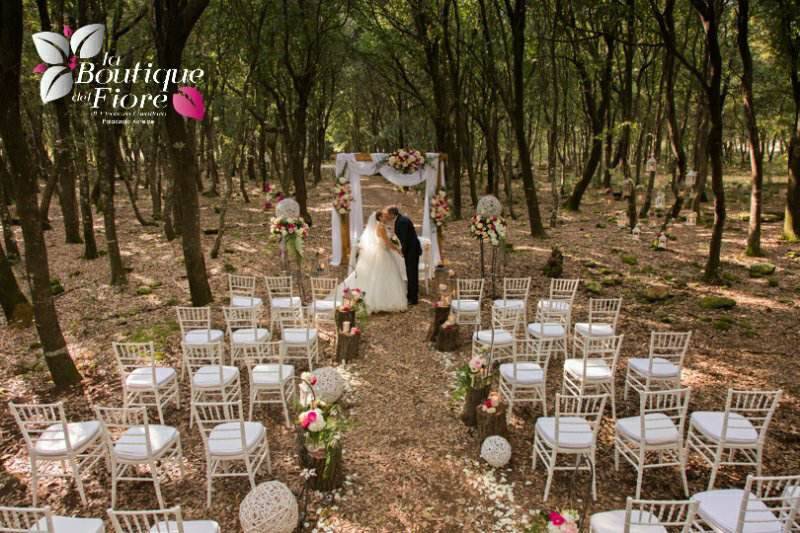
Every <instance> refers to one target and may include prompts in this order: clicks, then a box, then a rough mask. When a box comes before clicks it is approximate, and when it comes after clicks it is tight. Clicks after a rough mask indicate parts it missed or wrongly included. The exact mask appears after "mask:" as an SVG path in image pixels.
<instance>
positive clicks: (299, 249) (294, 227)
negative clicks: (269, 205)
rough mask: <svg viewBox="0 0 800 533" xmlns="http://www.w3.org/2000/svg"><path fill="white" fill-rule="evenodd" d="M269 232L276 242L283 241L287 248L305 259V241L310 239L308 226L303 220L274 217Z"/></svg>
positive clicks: (299, 257)
mask: <svg viewBox="0 0 800 533" xmlns="http://www.w3.org/2000/svg"><path fill="white" fill-rule="evenodd" d="M269 232H270V234H271V235H272V237H273V238H274V239H276V240H283V242H284V243H285V244H286V248H287V249H288V250H291V251H293V252H294V253H295V255H296V256H297V258H298V259H301V258H302V257H303V241H305V239H306V237H308V224H306V222H305V220H303V219H302V218H286V217H272V219H271V220H270V224H269Z"/></svg>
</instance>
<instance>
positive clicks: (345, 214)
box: [333, 163, 353, 260]
mask: <svg viewBox="0 0 800 533" xmlns="http://www.w3.org/2000/svg"><path fill="white" fill-rule="evenodd" d="M352 202H353V192H352V190H351V189H350V182H349V181H348V179H347V163H345V164H344V167H343V168H342V172H341V173H340V174H339V175H338V176H337V177H336V183H335V184H334V186H333V208H334V209H335V210H336V213H337V214H338V216H339V221H340V224H339V231H340V233H341V238H342V257H345V258H349V257H350V209H351V208H352ZM348 260H349V259H348Z"/></svg>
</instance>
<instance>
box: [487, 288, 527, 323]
mask: <svg viewBox="0 0 800 533" xmlns="http://www.w3.org/2000/svg"><path fill="white" fill-rule="evenodd" d="M530 292H531V278H530V277H527V278H504V279H503V297H502V298H500V299H497V300H495V301H493V302H492V306H493V307H515V308H517V309H521V310H522V316H521V317H520V318H521V320H522V324H523V325H524V324H527V323H528V296H529V295H530Z"/></svg>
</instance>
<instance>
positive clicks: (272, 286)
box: [264, 276, 294, 300]
mask: <svg viewBox="0 0 800 533" xmlns="http://www.w3.org/2000/svg"><path fill="white" fill-rule="evenodd" d="M264 282H265V283H266V285H267V294H268V295H269V298H270V300H271V299H272V298H291V297H292V296H294V293H293V289H292V277H291V276H264Z"/></svg>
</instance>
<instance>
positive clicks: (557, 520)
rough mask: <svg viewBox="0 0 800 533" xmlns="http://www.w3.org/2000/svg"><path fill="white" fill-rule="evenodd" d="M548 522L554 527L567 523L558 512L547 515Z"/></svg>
mask: <svg viewBox="0 0 800 533" xmlns="http://www.w3.org/2000/svg"><path fill="white" fill-rule="evenodd" d="M547 521H548V522H550V523H551V524H553V525H554V526H560V525H562V524H563V523H564V522H566V519H565V518H564V517H563V516H561V515H560V514H558V513H557V512H555V511H553V512H552V513H550V514H549V515H547Z"/></svg>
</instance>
